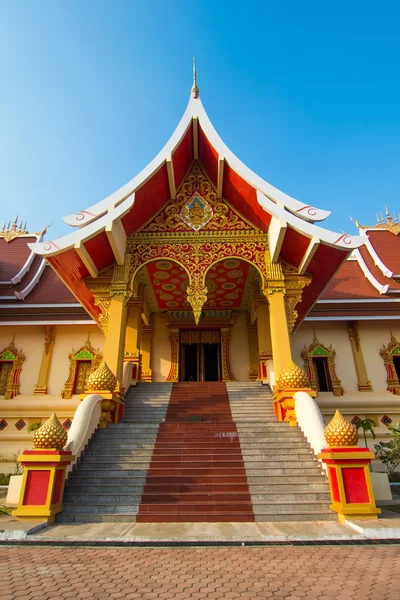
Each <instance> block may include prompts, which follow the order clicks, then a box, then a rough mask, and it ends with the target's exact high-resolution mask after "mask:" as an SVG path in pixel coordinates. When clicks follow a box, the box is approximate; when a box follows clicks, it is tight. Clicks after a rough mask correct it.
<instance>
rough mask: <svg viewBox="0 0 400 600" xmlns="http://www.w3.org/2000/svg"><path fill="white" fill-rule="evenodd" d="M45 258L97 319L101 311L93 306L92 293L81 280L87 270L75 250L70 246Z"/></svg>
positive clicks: (86, 273)
mask: <svg viewBox="0 0 400 600" xmlns="http://www.w3.org/2000/svg"><path fill="white" fill-rule="evenodd" d="M47 260H48V261H49V263H50V264H51V266H52V267H53V269H54V270H55V271H56V273H57V274H58V275H59V276H60V278H61V279H62V280H63V281H64V283H65V284H66V285H67V287H68V288H69V289H70V290H71V292H72V293H73V294H74V295H75V296H76V298H77V299H78V300H79V302H80V303H81V304H82V305H83V307H84V308H85V309H86V310H87V311H88V313H89V314H90V315H91V316H92V317H93V318H94V319H98V316H99V314H100V312H101V311H100V309H99V308H98V307H96V306H94V297H93V294H92V292H91V291H90V290H89V289H88V288H87V287H86V285H85V283H84V281H83V277H86V275H88V271H87V269H86V267H85V266H84V264H83V263H82V261H81V259H80V258H79V256H78V255H77V253H76V251H75V250H74V249H73V248H71V249H70V250H66V251H65V252H61V253H60V254H57V255H56V256H50V257H49V258H48V259H47Z"/></svg>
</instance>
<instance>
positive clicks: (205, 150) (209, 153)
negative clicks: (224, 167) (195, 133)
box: [199, 126, 218, 187]
mask: <svg viewBox="0 0 400 600" xmlns="http://www.w3.org/2000/svg"><path fill="white" fill-rule="evenodd" d="M199 159H200V162H201V164H202V165H203V167H204V169H205V171H206V173H207V175H208V176H209V178H210V180H211V181H212V183H213V184H214V185H215V187H217V182H218V152H217V151H216V150H215V149H214V148H213V146H212V145H211V144H210V142H209V141H208V138H207V137H206V135H205V133H204V131H203V130H202V128H201V127H200V126H199Z"/></svg>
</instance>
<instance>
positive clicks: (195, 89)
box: [192, 56, 199, 98]
mask: <svg viewBox="0 0 400 600" xmlns="http://www.w3.org/2000/svg"><path fill="white" fill-rule="evenodd" d="M198 96H199V88H198V87H197V72H196V57H195V56H193V85H192V98H198Z"/></svg>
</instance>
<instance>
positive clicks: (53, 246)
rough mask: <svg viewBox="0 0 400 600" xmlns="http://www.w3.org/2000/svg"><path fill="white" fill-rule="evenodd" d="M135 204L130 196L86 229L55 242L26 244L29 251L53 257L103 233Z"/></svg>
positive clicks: (83, 228) (132, 196)
mask: <svg viewBox="0 0 400 600" xmlns="http://www.w3.org/2000/svg"><path fill="white" fill-rule="evenodd" d="M134 202H135V195H134V194H131V195H130V196H129V197H128V198H127V199H126V200H125V201H124V202H121V204H120V205H119V206H118V207H117V208H113V209H110V210H109V211H107V212H106V213H105V214H104V215H103V216H102V217H101V218H100V219H98V220H97V221H93V222H91V223H89V224H88V225H87V226H86V227H82V228H81V229H79V230H78V231H76V230H75V231H73V232H72V233H69V234H68V235H65V236H64V237H62V238H58V239H57V240H55V241H47V242H40V243H39V242H37V243H33V244H28V245H29V247H30V248H31V250H33V251H34V252H36V253H37V254H40V255H42V256H53V255H54V254H58V253H59V252H60V251H61V250H69V249H70V248H73V247H74V246H75V244H79V243H81V242H82V243H84V242H86V241H87V240H90V239H91V238H92V237H94V236H95V235H97V234H98V233H100V232H101V231H104V230H105V229H106V227H107V225H108V224H109V223H112V222H113V221H116V220H118V219H120V218H121V217H123V216H124V215H125V214H126V213H127V212H128V211H129V210H130V209H131V207H132V206H133V204H134Z"/></svg>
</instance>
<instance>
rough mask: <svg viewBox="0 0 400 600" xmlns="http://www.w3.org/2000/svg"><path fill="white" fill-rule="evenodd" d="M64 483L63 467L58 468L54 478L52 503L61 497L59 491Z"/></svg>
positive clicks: (57, 501) (56, 502)
mask: <svg viewBox="0 0 400 600" xmlns="http://www.w3.org/2000/svg"><path fill="white" fill-rule="evenodd" d="M63 485H64V469H58V470H57V471H56V476H55V479H54V488H53V498H52V499H51V503H52V504H58V503H59V502H60V500H62V498H61V492H62V488H63Z"/></svg>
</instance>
